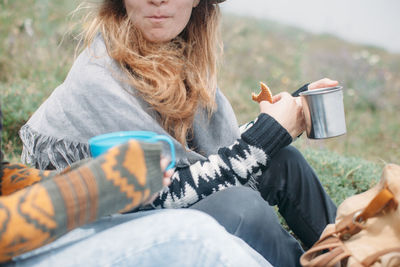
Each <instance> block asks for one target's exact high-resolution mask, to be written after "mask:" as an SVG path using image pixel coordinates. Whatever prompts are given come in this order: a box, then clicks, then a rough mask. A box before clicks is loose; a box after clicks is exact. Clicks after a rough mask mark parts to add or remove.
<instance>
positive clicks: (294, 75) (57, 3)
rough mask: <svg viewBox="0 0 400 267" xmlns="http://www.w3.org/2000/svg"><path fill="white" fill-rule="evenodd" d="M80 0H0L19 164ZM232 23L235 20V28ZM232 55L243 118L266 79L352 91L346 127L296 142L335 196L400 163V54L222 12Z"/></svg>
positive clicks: (226, 87)
mask: <svg viewBox="0 0 400 267" xmlns="http://www.w3.org/2000/svg"><path fill="white" fill-rule="evenodd" d="M78 3H79V1H66V0H53V1H50V0H23V1H11V0H0V25H1V27H0V91H1V104H2V109H3V115H4V132H3V136H2V144H3V150H4V151H5V153H6V157H7V158H8V159H10V160H12V161H19V154H20V152H21V143H20V140H19V138H18V136H17V132H18V130H19V128H20V127H21V126H22V125H23V124H24V123H25V122H26V120H27V119H28V118H29V116H30V115H31V114H32V113H33V112H34V111H35V110H36V109H37V108H38V107H39V105H40V104H41V103H42V102H43V101H44V100H45V99H46V97H48V96H49V94H50V93H51V92H52V90H54V88H56V87H57V86H58V85H59V84H60V83H62V82H63V80H64V78H65V76H66V75H67V73H68V70H69V68H70V67H71V65H72V63H73V60H74V52H75V46H76V45H77V41H76V40H75V38H74V36H76V34H77V32H76V30H70V29H71V25H73V24H74V23H75V22H76V21H77V19H76V18H72V19H71V17H70V16H69V14H70V13H71V12H72V11H73V10H74V9H75V8H76V6H77V4H78ZM232 25H234V26H232ZM222 28H223V31H222V33H223V39H224V44H225V54H224V58H223V64H221V66H220V76H219V86H220V87H221V89H222V90H223V91H224V93H225V94H226V95H227V97H228V98H229V100H230V101H231V103H232V106H233V108H234V110H235V112H236V114H237V117H238V121H239V123H244V122H246V121H248V120H251V119H253V118H255V117H256V116H257V114H258V106H257V105H256V104H255V102H253V101H251V98H250V95H251V92H253V91H257V90H258V86H259V81H264V82H266V83H267V84H268V85H269V86H270V88H271V89H272V91H273V93H275V94H276V93H278V92H280V91H294V90H295V89H297V88H298V87H300V86H301V85H303V84H304V83H306V82H311V81H314V80H318V79H320V78H323V77H330V78H332V79H337V80H339V81H340V82H341V84H342V85H343V86H344V88H345V91H344V92H345V111H346V120H347V128H348V129H347V130H348V133H347V135H345V136H342V137H339V138H333V139H329V140H323V141H313V140H309V139H307V138H306V137H305V136H304V135H303V136H302V137H301V138H299V139H298V140H297V141H296V142H295V146H297V147H298V148H299V149H300V150H302V151H303V153H304V155H305V156H306V158H307V159H308V160H309V162H310V163H311V165H312V166H313V167H314V168H315V170H316V172H317V173H318V175H319V177H320V178H321V180H322V182H323V184H324V186H325V188H326V189H327V191H328V192H329V194H330V195H331V196H332V198H333V199H334V201H335V202H336V203H340V202H341V201H342V200H343V199H344V198H345V197H347V196H349V195H352V194H354V193H358V192H361V191H363V190H365V189H367V188H368V187H369V186H370V185H371V184H373V183H375V182H376V180H377V179H379V176H380V171H381V169H382V167H383V165H384V163H385V162H393V163H399V156H400V142H399V141H398V136H399V133H400V127H399V122H398V121H399V120H398V119H397V116H396V115H397V114H399V111H400V110H399V109H400V107H399V104H398V103H400V77H399V75H397V74H398V73H400V55H399V54H392V53H388V52H386V51H385V50H383V49H379V48H376V47H371V46H361V45H355V44H351V43H348V42H345V41H343V40H341V39H338V38H336V37H333V36H329V35H314V34H310V33H307V32H304V31H302V30H299V29H296V28H293V27H286V26H282V25H280V24H278V23H275V22H272V21H268V20H259V19H252V18H243V17H238V16H232V15H228V14H224V16H223V25H222Z"/></svg>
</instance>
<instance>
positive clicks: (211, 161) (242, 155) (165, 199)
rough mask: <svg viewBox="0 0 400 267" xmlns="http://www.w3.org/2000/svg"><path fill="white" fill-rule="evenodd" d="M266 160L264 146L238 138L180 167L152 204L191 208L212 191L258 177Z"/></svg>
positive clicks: (165, 206) (164, 206)
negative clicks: (214, 153)
mask: <svg viewBox="0 0 400 267" xmlns="http://www.w3.org/2000/svg"><path fill="white" fill-rule="evenodd" d="M267 160H268V157H267V154H266V153H265V152H264V151H263V150H262V149H260V148H257V147H255V146H251V145H248V144H247V143H245V142H243V141H242V140H238V141H237V142H235V144H233V145H232V146H230V147H229V148H223V149H220V150H219V151H218V154H217V155H211V156H210V157H208V159H207V160H206V161H203V162H196V163H195V164H193V165H191V166H188V167H185V168H181V169H179V170H177V171H176V172H175V173H174V175H173V177H172V184H171V186H170V187H168V188H165V189H164V191H162V192H161V194H160V196H159V198H158V199H157V200H156V201H155V202H154V203H153V205H154V206H155V207H158V208H159V207H163V208H182V207H189V206H190V205H193V204H194V203H196V202H198V201H200V200H201V199H203V198H205V197H206V196H207V195H210V194H211V193H214V192H217V191H221V190H224V189H226V188H228V187H231V186H235V185H237V184H239V183H242V184H244V183H245V182H247V181H249V179H251V177H252V176H255V177H257V175H258V174H260V173H261V171H260V168H261V167H265V166H266V165H267ZM239 181H240V182H239Z"/></svg>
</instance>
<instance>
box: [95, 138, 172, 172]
mask: <svg viewBox="0 0 400 267" xmlns="http://www.w3.org/2000/svg"><path fill="white" fill-rule="evenodd" d="M129 140H138V141H142V142H147V143H156V142H160V141H164V142H167V143H168V145H169V149H170V155H171V162H170V163H169V164H168V166H167V168H166V170H169V169H172V168H174V167H175V147H174V144H173V143H172V140H171V138H169V137H168V136H166V135H161V134H157V133H154V132H149V131H122V132H114V133H108V134H102V135H98V136H95V137H93V138H90V139H89V148H90V153H91V154H92V157H94V158H95V157H98V156H100V155H101V154H103V153H105V152H106V151H107V150H109V149H110V148H112V147H114V146H117V145H120V144H123V143H126V142H128V141H129Z"/></svg>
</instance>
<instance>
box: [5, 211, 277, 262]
mask: <svg viewBox="0 0 400 267" xmlns="http://www.w3.org/2000/svg"><path fill="white" fill-rule="evenodd" d="M6 266H57V267H61V266H85V267H90V266H143V267H147V266H157V267H158V266H190V267H196V266H204V267H206V266H210V267H217V266H271V265H270V264H269V263H268V262H267V261H266V260H265V259H264V258H263V257H262V256H261V255H260V254H258V253H257V252H256V251H255V250H253V249H252V248H250V247H249V246H248V245H247V244H246V243H245V242H244V241H242V240H241V239H239V238H237V237H235V236H233V235H230V234H229V233H228V232H226V230H225V229H224V228H223V227H222V226H221V225H219V224H218V223H217V222H216V221H215V220H214V219H213V218H212V217H210V216H208V215H206V214H204V213H202V212H200V211H196V210H188V209H179V210H154V211H143V212H137V213H131V214H124V215H113V216H107V217H104V218H102V219H100V220H98V221H96V222H94V223H92V224H89V225H86V226H84V227H81V228H77V229H75V230H73V231H71V232H69V233H68V234H66V235H64V236H62V237H61V238H59V239H58V240H56V241H54V242H53V243H50V244H48V245H46V246H43V247H41V248H38V249H36V250H33V251H31V252H28V253H25V254H22V255H20V256H18V257H15V258H14V259H13V261H12V262H10V263H9V264H7V265H6Z"/></svg>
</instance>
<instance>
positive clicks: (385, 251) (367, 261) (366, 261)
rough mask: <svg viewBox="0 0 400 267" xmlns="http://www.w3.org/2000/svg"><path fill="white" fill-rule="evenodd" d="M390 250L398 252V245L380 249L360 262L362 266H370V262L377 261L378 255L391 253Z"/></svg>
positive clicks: (399, 249) (399, 250) (399, 248)
mask: <svg viewBox="0 0 400 267" xmlns="http://www.w3.org/2000/svg"><path fill="white" fill-rule="evenodd" d="M392 252H400V247H395V248H387V249H383V250H381V251H378V252H376V253H374V254H372V255H370V256H368V257H366V258H365V259H364V260H363V261H362V264H363V265H364V266H371V265H372V264H374V263H375V262H377V261H378V259H379V258H380V257H382V256H383V255H386V254H389V253H392Z"/></svg>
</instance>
